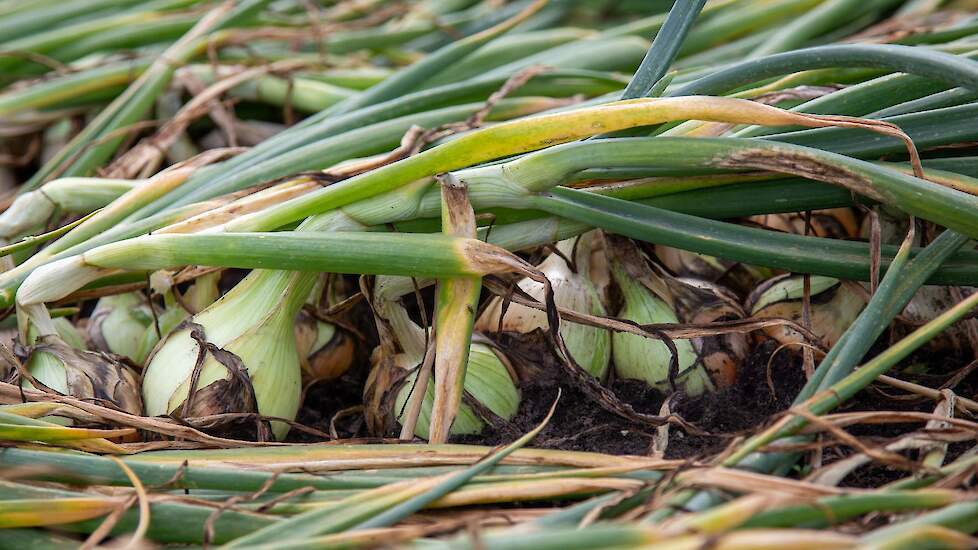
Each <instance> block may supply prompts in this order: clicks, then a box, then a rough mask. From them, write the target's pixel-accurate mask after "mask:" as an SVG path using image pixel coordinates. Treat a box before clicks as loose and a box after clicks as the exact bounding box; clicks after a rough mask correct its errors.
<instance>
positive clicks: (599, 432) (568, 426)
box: [290, 334, 978, 487]
mask: <svg viewBox="0 0 978 550" xmlns="http://www.w3.org/2000/svg"><path fill="white" fill-rule="evenodd" d="M541 337H542V336H541V335H536V337H530V338H527V337H520V338H516V337H513V336H511V335H505V334H504V335H501V336H500V338H499V340H498V342H497V343H498V344H499V345H500V346H501V347H502V348H503V349H505V350H506V351H507V353H508V355H509V356H510V358H511V359H512V360H513V362H514V363H515V364H516V366H517V371H518V373H519V375H520V386H521V391H522V397H523V399H522V402H521V404H520V409H519V412H518V413H517V415H516V417H515V418H514V419H513V420H512V421H510V422H507V423H503V424H498V423H497V424H496V425H492V426H490V427H488V428H487V429H486V430H485V431H484V432H483V433H482V434H480V435H478V436H465V437H458V438H455V439H454V440H453V442H454V443H469V444H479V445H497V444H502V443H508V442H511V441H512V440H513V439H515V438H516V437H518V436H519V435H522V434H524V433H526V432H527V431H529V430H530V429H532V428H533V427H535V426H536V425H537V424H539V422H540V421H542V420H543V418H544V417H545V416H546V414H547V411H548V410H549V409H550V406H551V405H552V404H553V401H554V399H556V397H557V394H558V390H559V391H560V393H561V397H560V402H559V403H558V405H557V409H556V412H555V414H554V418H553V419H552V420H551V421H550V423H549V424H548V425H547V427H546V428H545V430H544V431H543V433H541V434H540V435H539V436H538V437H537V438H536V440H535V441H534V443H533V446H534V447H538V448H546V449H561V450H573V451H594V452H601V453H609V454H630V455H648V454H650V453H651V452H652V451H653V438H654V436H655V434H656V427H655V426H651V425H644V424H636V423H634V422H631V421H628V420H625V419H623V418H621V417H619V416H618V415H616V414H614V413H611V412H608V411H607V410H605V409H604V408H602V407H601V406H600V405H599V404H598V403H597V402H596V401H595V400H594V399H592V398H591V397H589V396H588V395H587V394H586V393H585V392H583V391H582V390H581V389H580V388H578V387H576V386H575V385H574V384H573V383H572V382H571V381H570V379H569V377H568V376H566V375H565V374H564V371H563V370H562V369H563V367H562V366H561V365H560V364H558V363H557V361H556V360H555V359H554V358H553V357H549V356H542V355H541V354H546V353H547V352H546V351H541V350H547V349H549V348H548V347H547V346H546V345H543V342H540V341H539V340H538V338H541ZM881 346H882V347H885V344H883V343H881ZM776 348H777V346H776V345H775V344H774V343H773V342H770V341H769V342H765V343H761V344H758V345H755V346H754V348H753V351H752V353H751V355H750V356H749V357H748V359H747V361H746V362H745V364H744V367H743V369H742V371H741V373H740V378H739V380H738V382H737V384H736V385H735V386H733V387H731V388H729V389H726V390H723V391H720V392H717V393H713V394H708V395H705V396H702V397H698V398H689V397H686V396H683V395H676V396H674V397H673V398H672V401H671V403H670V406H671V410H672V412H673V413H674V414H677V415H679V416H680V417H682V418H683V419H684V420H685V421H686V422H688V423H689V424H691V425H693V426H695V427H696V428H698V429H699V430H701V431H702V432H705V434H691V433H687V431H685V430H683V429H682V428H680V427H677V426H671V427H670V429H669V443H668V447H667V449H666V453H665V456H666V457H667V458H707V457H710V456H713V455H716V454H717V453H720V452H722V451H723V450H724V448H725V447H726V446H727V445H728V444H729V443H730V442H731V439H732V438H733V437H736V436H746V435H749V434H751V433H753V432H755V431H757V430H758V429H759V428H761V427H763V426H764V425H766V424H767V423H769V422H770V421H771V420H772V419H773V418H776V417H777V415H778V413H780V412H782V411H784V410H786V409H787V408H788V407H789V405H790V403H791V401H792V400H793V399H794V397H795V395H797V393H798V391H799V390H800V389H801V387H802V386H803V384H804V382H805V377H804V373H803V368H802V360H801V356H800V354H798V353H792V352H790V351H786V350H784V349H782V350H781V351H780V352H778V353H777V354H776V355H775V356H774V357H773V359H772V353H773V352H774V351H775V349H776ZM361 355H363V354H361ZM872 355H875V350H874V352H871V353H870V356H872ZM968 362H969V361H968V359H967V358H966V357H963V356H961V357H959V356H956V355H948V354H942V355H941V356H936V355H935V354H933V353H929V352H922V353H921V354H920V355H917V356H914V357H912V358H910V359H908V360H907V361H904V363H903V364H902V365H901V366H900V367H899V368H898V369H895V371H894V373H895V374H897V375H898V376H899V377H900V378H902V379H904V380H908V381H913V382H917V383H920V384H924V385H927V386H929V387H932V388H940V387H941V386H942V385H943V384H944V383H945V382H946V381H947V380H948V379H950V378H951V377H952V375H953V369H956V368H960V367H961V366H962V365H967V364H968ZM922 365H925V366H927V367H928V368H927V369H922V368H921V366H922ZM367 371H368V362H367V358H366V357H365V356H361V358H360V359H359V360H358V361H357V364H356V365H355V366H354V367H353V368H352V369H351V370H350V372H348V373H347V374H346V375H344V376H343V377H341V378H340V379H338V380H334V381H330V382H325V383H320V384H315V385H313V386H311V387H310V388H309V389H308V392H307V395H306V400H305V405H304V407H303V409H302V410H301V411H300V413H299V418H298V422H299V423H301V424H303V425H305V426H309V427H311V428H313V429H315V430H319V431H320V432H326V433H329V431H330V422H331V420H332V419H333V417H334V416H335V415H336V414H337V413H338V412H340V411H347V412H348V413H349V414H343V415H341V416H340V417H339V418H338V420H337V421H336V423H335V428H336V432H337V435H338V436H339V437H341V438H363V437H368V436H370V435H376V434H368V433H367V431H366V428H365V423H364V421H363V415H362V412H361V411H359V410H354V409H351V408H355V407H357V406H360V405H361V404H362V403H363V396H362V391H363V386H364V381H365V379H366V375H367ZM769 371H770V372H769ZM921 371H925V372H926V374H919V372H921ZM769 378H770V381H771V383H773V386H774V388H773V389H774V391H773V392H772V389H771V387H770V386H769V383H768V380H769ZM607 386H608V387H609V388H610V389H611V390H612V391H613V392H614V394H615V396H616V397H617V398H618V399H619V400H620V401H622V402H624V403H626V404H628V405H631V406H632V407H633V408H634V409H635V410H637V411H639V412H642V413H647V414H651V415H658V414H659V413H660V409H661V407H662V404H663V401H664V399H665V396H664V395H663V394H662V393H661V392H658V391H656V390H654V389H651V388H649V387H647V386H646V385H644V384H643V383H639V382H635V381H629V380H611V381H609V382H608V383H607ZM954 390H955V391H956V392H957V393H958V394H959V395H962V396H966V397H974V396H975V395H976V393H978V369H975V370H974V371H973V372H971V373H970V374H969V375H968V376H966V377H964V378H963V379H961V380H960V381H959V382H958V384H957V385H956V386H955V388H954ZM934 405H935V404H934V402H933V401H931V400H929V399H923V398H919V397H916V396H907V395H906V394H904V393H903V392H901V391H898V390H895V389H893V388H890V387H888V386H884V385H874V386H872V387H870V388H869V389H868V390H866V391H863V392H860V394H859V395H857V396H856V398H855V399H853V400H852V401H851V402H849V403H848V404H847V405H846V406H845V407H843V408H842V409H840V410H839V411H838V412H845V411H870V410H875V411H906V410H913V411H924V412H932V411H933V408H934ZM921 427H922V426H921V425H920V424H874V425H857V426H850V427H847V428H846V429H847V431H848V432H849V433H851V434H853V435H856V436H857V437H859V439H860V441H862V442H863V443H866V444H871V445H878V446H883V445H886V444H887V443H889V442H891V441H894V440H895V439H896V438H899V437H901V436H902V435H905V434H907V433H909V432H911V431H913V430H915V429H920V428H921ZM384 435H387V436H390V435H396V434H394V433H389V434H384ZM322 439H323V438H322V436H321V435H316V434H311V433H303V432H301V431H299V430H293V431H292V434H291V435H290V440H292V441H304V442H311V441H322ZM970 446H971V444H957V445H952V446H951V447H950V450H949V455H948V459H949V460H950V459H953V457H954V456H956V455H957V454H959V453H960V452H962V451H963V450H965V449H967V448H969V447H970ZM851 452H853V451H852V450H851V449H848V448H842V447H827V448H826V449H824V452H823V463H829V462H832V461H834V460H837V459H839V458H841V457H843V456H845V455H847V454H850V453H851ZM908 457H909V458H916V457H915V456H913V455H908ZM906 475H908V472H906V471H902V470H900V469H896V468H892V467H888V466H884V465H875V464H874V465H870V466H866V467H863V468H860V469H858V470H857V471H856V472H854V473H853V474H852V475H850V476H849V477H848V478H847V479H846V480H845V482H844V485H846V486H853V487H878V486H880V485H881V484H884V483H887V482H890V481H893V480H895V479H899V478H902V477H905V476H906Z"/></svg>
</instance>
